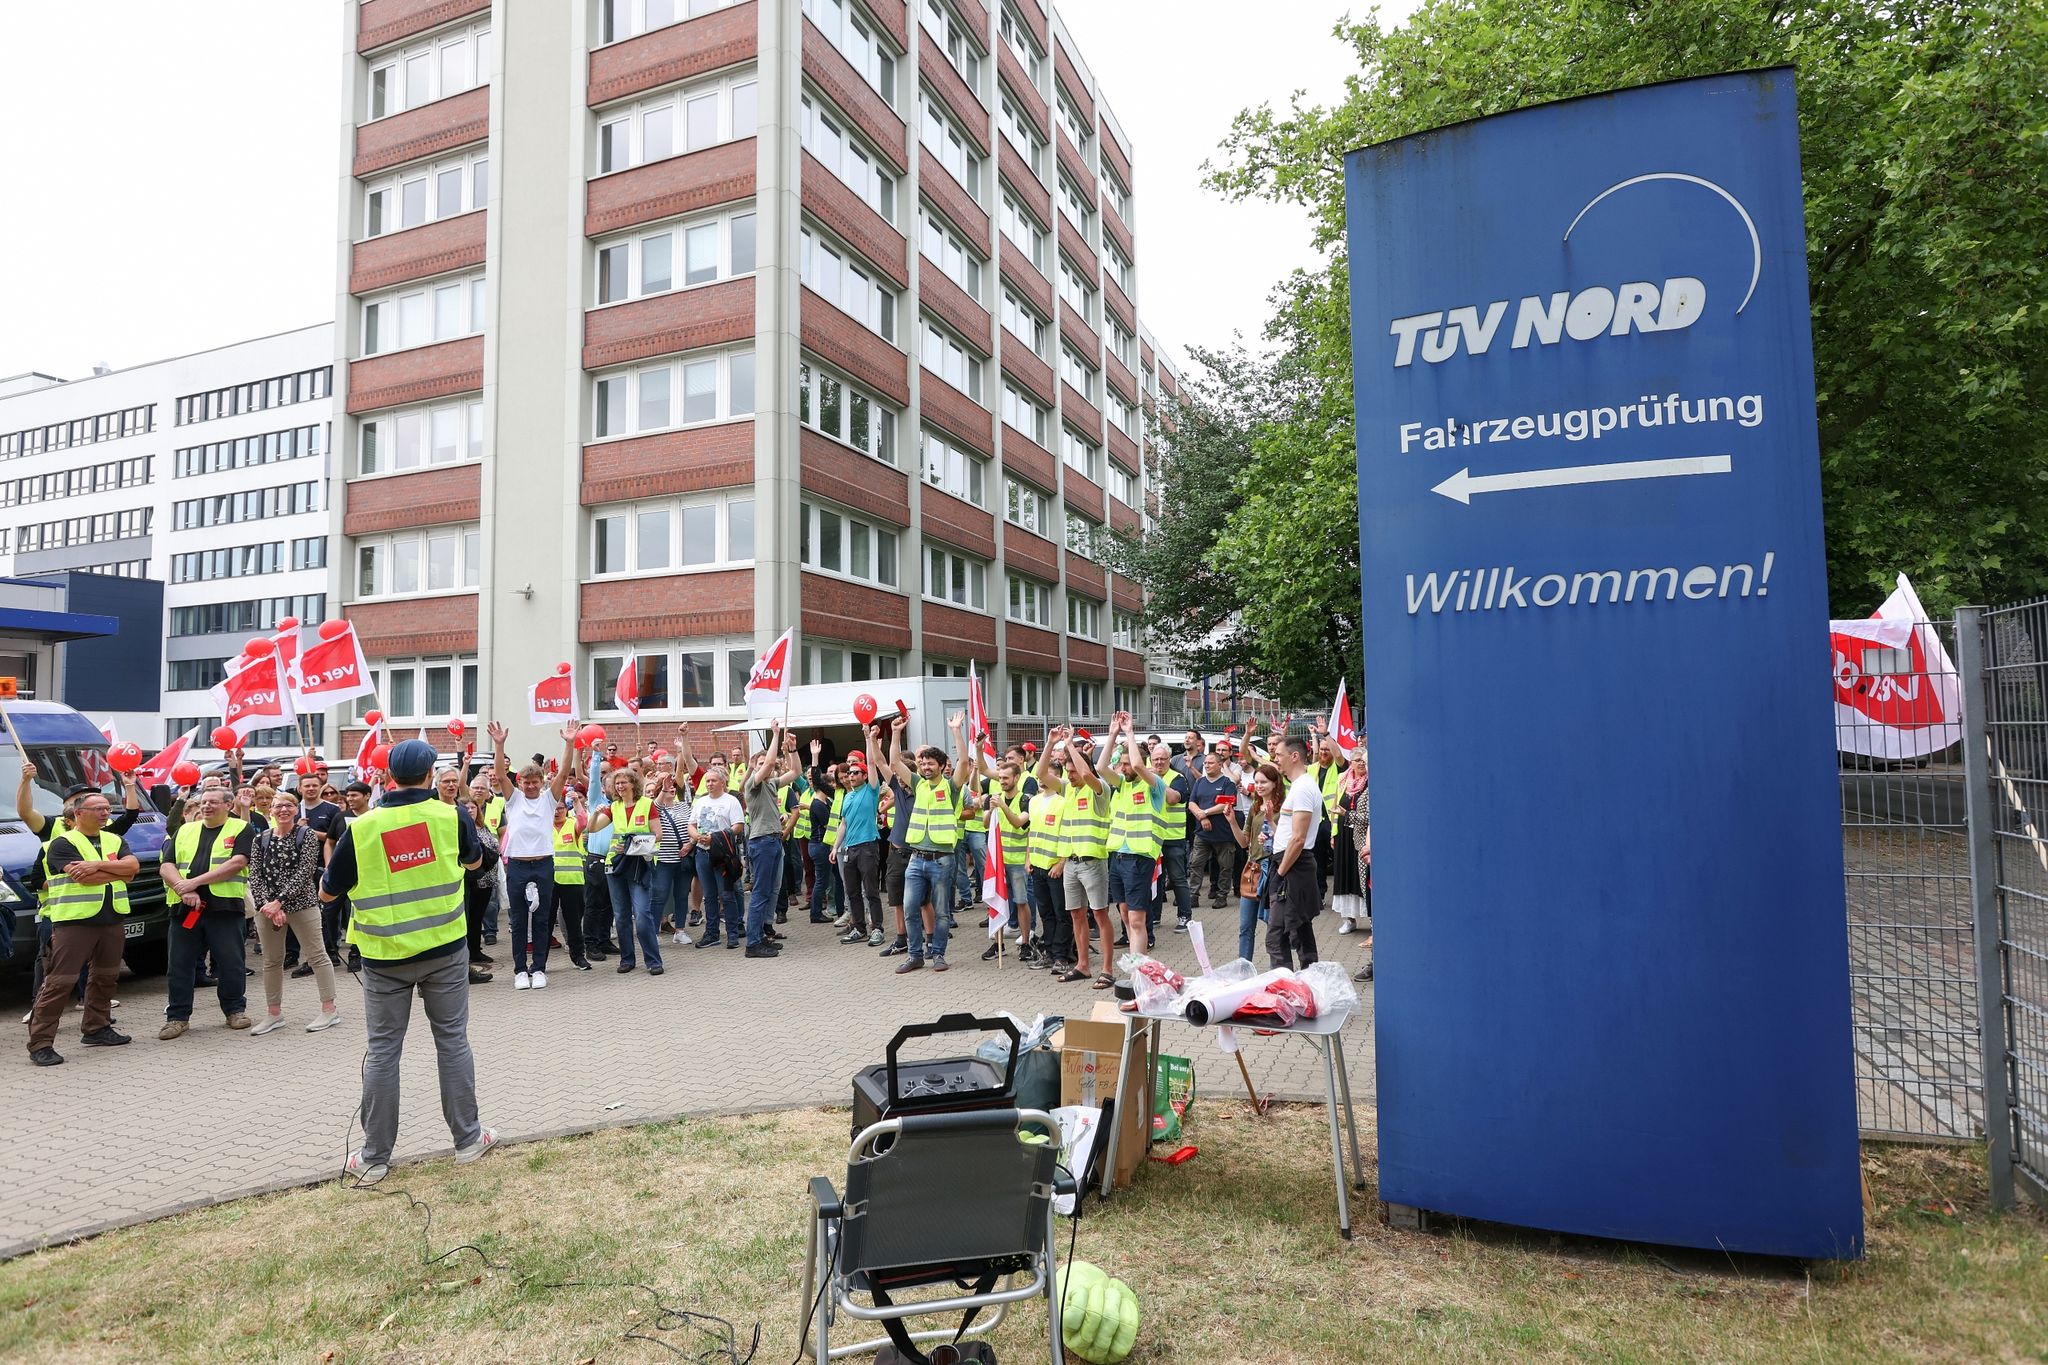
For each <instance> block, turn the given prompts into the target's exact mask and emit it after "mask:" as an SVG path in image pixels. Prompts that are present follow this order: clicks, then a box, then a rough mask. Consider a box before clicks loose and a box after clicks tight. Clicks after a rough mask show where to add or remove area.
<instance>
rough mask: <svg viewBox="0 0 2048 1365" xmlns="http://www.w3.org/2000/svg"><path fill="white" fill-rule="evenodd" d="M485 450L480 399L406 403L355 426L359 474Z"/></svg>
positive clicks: (442, 460)
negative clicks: (422, 404)
mask: <svg viewBox="0 0 2048 1365" xmlns="http://www.w3.org/2000/svg"><path fill="white" fill-rule="evenodd" d="M483 453H484V405H483V400H482V399H480V398H466V399H463V400H461V401H459V402H455V403H437V404H434V405H433V406H431V407H423V408H406V409H401V410H399V411H396V412H388V413H384V414H382V415H380V416H378V417H375V418H370V419H366V420H364V421H363V422H361V423H360V424H359V425H358V426H357V427H356V473H358V474H397V473H403V472H405V471H406V470H408V469H419V468H421V467H423V466H425V465H436V464H456V463H458V462H460V461H463V460H478V459H482V458H483Z"/></svg>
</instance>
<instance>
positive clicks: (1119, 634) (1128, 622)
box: [1109, 611, 1145, 710]
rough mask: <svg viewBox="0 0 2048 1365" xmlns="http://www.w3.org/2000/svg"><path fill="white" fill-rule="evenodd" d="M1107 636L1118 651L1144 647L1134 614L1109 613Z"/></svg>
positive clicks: (1135, 614)
mask: <svg viewBox="0 0 2048 1365" xmlns="http://www.w3.org/2000/svg"><path fill="white" fill-rule="evenodd" d="M1109 636H1110V643H1112V644H1114V645H1115V646H1116V647H1117V648H1118V649H1143V648H1144V647H1145V636H1144V632H1143V631H1142V630H1141V629H1140V628H1139V626H1138V615H1137V613H1136V612H1130V611H1119V612H1113V613H1111V615H1110V627H1109ZM1124 709H1125V710H1129V709H1130V708H1128V707H1126V708H1124Z"/></svg>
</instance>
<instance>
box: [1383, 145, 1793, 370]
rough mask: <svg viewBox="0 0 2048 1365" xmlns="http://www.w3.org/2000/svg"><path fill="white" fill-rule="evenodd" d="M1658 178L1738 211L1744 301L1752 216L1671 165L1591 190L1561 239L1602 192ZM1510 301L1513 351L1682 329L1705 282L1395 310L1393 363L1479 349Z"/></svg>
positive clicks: (1702, 303)
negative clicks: (1399, 313)
mask: <svg viewBox="0 0 2048 1365" xmlns="http://www.w3.org/2000/svg"><path fill="white" fill-rule="evenodd" d="M1658 180H1669V181H1679V182H1682V183H1684V184H1688V185H1698V186H1701V187H1702V188H1704V189H1709V190H1712V191H1713V192H1714V193H1715V194H1718V195H1720V196H1721V197H1722V198H1723V199H1725V200H1727V201H1728V203H1729V204H1730V205H1732V206H1733V207H1734V209H1735V211H1736V212H1737V213H1738V214H1740V215H1741V216H1742V225H1743V226H1744V227H1745V228H1747V229H1748V230H1749V245H1750V259H1751V266H1750V274H1749V292H1748V293H1745V294H1744V295H1743V296H1742V302H1741V303H1740V304H1738V305H1736V308H1735V311H1736V312H1737V313H1740V312H1741V311H1742V310H1743V309H1744V308H1746V307H1748V306H1749V299H1750V295H1751V294H1754V293H1755V292H1756V282H1757V277H1758V276H1759V275H1760V274H1761V273H1762V271H1763V246H1762V243H1761V242H1760V241H1759V240H1758V238H1757V232H1756V223H1755V221H1754V220H1752V219H1751V218H1750V216H1749V210H1748V209H1745V208H1744V207H1743V206H1742V204H1741V203H1740V201H1738V200H1737V199H1736V198H1735V196H1734V195H1732V194H1730V193H1728V191H1726V190H1724V189H1722V188H1721V187H1720V186H1719V185H1716V184H1715V183H1714V182H1713V181H1711V180H1702V179H1701V178H1700V177H1698V176H1696V175H1685V174H1682V173H1680V172H1677V171H1658V172H1655V173H1653V174H1650V175H1638V176H1631V177H1630V178H1629V179H1627V180H1623V181H1621V182H1619V183H1617V184H1614V185H1610V186H1608V187H1607V188H1606V189H1604V190H1602V191H1600V193H1598V194H1596V195H1594V196H1593V198H1592V199H1591V200H1590V201H1589V202H1588V203H1587V204H1586V207H1585V208H1582V209H1580V210H1579V211H1578V214H1577V215H1576V216H1575V217H1574V218H1573V219H1572V221H1571V223H1570V225H1569V226H1567V227H1566V228H1565V230H1564V240H1565V241H1567V242H1569V241H1571V239H1572V229H1573V228H1576V227H1577V226H1578V225H1579V220H1580V219H1582V218H1584V217H1585V216H1586V214H1587V213H1588V212H1589V211H1590V210H1591V209H1592V207H1593V205H1595V204H1598V203H1599V202H1600V201H1601V200H1603V199H1605V198H1606V197H1607V196H1608V195H1610V194H1613V193H1615V192H1616V191H1617V190H1623V189H1627V188H1628V187H1630V186H1631V185H1641V184H1645V183H1648V182H1650V181H1658ZM1511 302H1512V303H1514V304H1515V322H1514V327H1513V328H1512V330H1511V331H1510V333H1509V338H1510V339H1509V342H1508V346H1509V349H1511V350H1517V351H1519V350H1524V349H1526V348H1527V347H1529V346H1531V345H1536V346H1555V345H1557V344H1558V343H1559V342H1561V341H1563V340H1564V339H1565V338H1566V337H1570V338H1571V339H1572V340H1573V341H1592V340H1594V339H1596V338H1598V337H1603V336H1609V337H1622V336H1627V335H1628V334H1629V333H1630V332H1640V333H1649V332H1676V331H1682V330H1683V329H1685V328H1687V327H1690V326H1692V325H1693V323H1695V322H1697V321H1698V320H1699V317H1700V313H1701V310H1703V309H1704V308H1705V307H1706V302H1707V286H1706V285H1705V284H1704V283H1702V282H1701V281H1700V280H1698V279H1696V278H1694V277H1693V276H1691V275H1676V276H1671V277H1668V278H1666V279H1664V280H1662V281H1654V280H1633V281H1629V282H1626V283H1622V284H1618V285H1615V286H1614V287H1612V288H1610V287H1608V286H1607V285H1604V284H1596V285H1592V286H1590V287H1588V288H1585V289H1581V290H1578V291H1577V292H1573V291H1572V290H1569V289H1559V290H1555V291H1553V292H1551V293H1548V294H1529V295H1525V296H1524V297H1522V298H1521V299H1520V300H1509V299H1495V300H1494V301H1493V302H1491V303H1483V304H1467V305H1464V306H1462V307H1457V308H1440V309H1437V310H1435V311H1433V312H1428V313H1413V314H1410V315H1409V316H1407V317H1402V318H1395V319H1394V320H1393V323H1392V325H1391V326H1390V327H1389V328H1388V333H1389V335H1391V336H1392V337H1393V338H1394V368H1395V369H1400V368H1402V367H1404V366H1407V365H1411V364H1413V363H1414V361H1415V356H1416V353H1417V352H1418V351H1419V352H1420V353H1421V355H1422V359H1423V360H1424V361H1425V362H1426V363H1428V364H1431V365H1439V364H1442V363H1443V362H1444V361H1446V360H1449V359H1450V358H1451V357H1452V356H1454V355H1456V354H1458V352H1459V351H1460V349H1462V350H1463V351H1464V352H1465V353H1466V354H1467V355H1485V354H1486V352H1487V351H1488V350H1489V349H1491V348H1492V346H1493V343H1494V339H1495V338H1496V337H1497V336H1498V335H1499V333H1500V329H1501V324H1502V323H1503V322H1504V321H1506V320H1507V314H1508V307H1509V304H1510V303H1511Z"/></svg>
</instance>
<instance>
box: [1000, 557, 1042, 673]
mask: <svg viewBox="0 0 2048 1365" xmlns="http://www.w3.org/2000/svg"><path fill="white" fill-rule="evenodd" d="M1009 578H1010V608H1009V612H1008V613H1007V614H1008V616H1009V618H1010V619H1011V620H1012V621H1020V622H1022V623H1023V624H1025V625H1027V626H1043V627H1045V628H1046V629H1047V630H1050V629H1052V589H1051V588H1050V587H1048V586H1047V585H1046V584H1044V583H1041V582H1039V581H1038V580H1037V579H1035V578H1026V577H1024V575H1022V574H1014V573H1013V574H1011V575H1010V576H1009ZM1013 676H1014V675H1013Z"/></svg>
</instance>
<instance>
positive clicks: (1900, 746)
mask: <svg viewBox="0 0 2048 1365" xmlns="http://www.w3.org/2000/svg"><path fill="white" fill-rule="evenodd" d="M1828 636H1829V643H1830V644H1831V645H1832V646H1833V649H1834V660H1835V747H1836V748H1837V749H1839V750H1841V751H1842V752H1843V753H1845V754H1861V755H1862V756H1863V757H1865V758H1881V759H1910V758H1925V757H1927V756H1928V755H1929V754H1937V753H1940V752H1941V751H1942V750H1943V749H1946V748H1948V747H1949V746H1950V745H1951V744H1954V743H1956V742H1957V741H1959V740H1961V739H1962V737H1963V689H1962V680H1961V679H1960V678H1958V677H1957V676H1956V666H1955V664H1954V663H1953V662H1952V661H1951V660H1950V659H1949V657H1948V650H1947V649H1945V648H1943V647H1942V643H1941V637H1940V636H1938V635H1936V634H1935V633H1934V628H1933V627H1932V626H1930V625H1929V624H1928V620H1927V609H1926V608H1925V607H1923V606H1921V605H1920V596H1919V594H1918V593H1916V592H1914V591H1913V585H1912V584H1911V583H1910V582H1908V581H1907V580H1906V576H1905V575H1904V574H1900V575H1899V586H1898V588H1897V589H1896V590H1895V591H1894V592H1893V593H1892V595H1891V596H1890V597H1887V598H1886V599H1885V600H1884V605H1883V606H1881V607H1879V608H1878V609H1877V612H1876V614H1875V615H1873V616H1871V617H1870V618H1869V619H1868V620H1864V621H1830V622H1829V623H1828Z"/></svg>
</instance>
